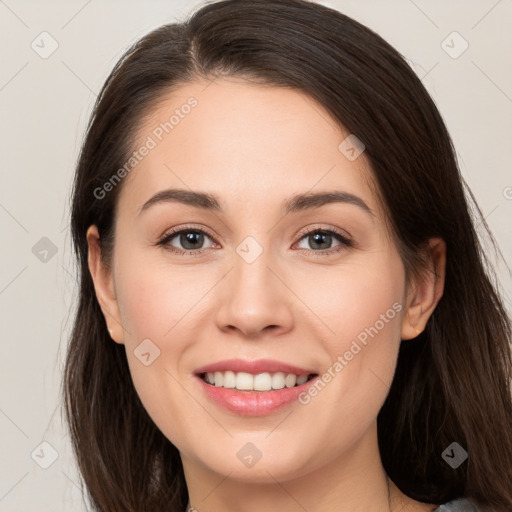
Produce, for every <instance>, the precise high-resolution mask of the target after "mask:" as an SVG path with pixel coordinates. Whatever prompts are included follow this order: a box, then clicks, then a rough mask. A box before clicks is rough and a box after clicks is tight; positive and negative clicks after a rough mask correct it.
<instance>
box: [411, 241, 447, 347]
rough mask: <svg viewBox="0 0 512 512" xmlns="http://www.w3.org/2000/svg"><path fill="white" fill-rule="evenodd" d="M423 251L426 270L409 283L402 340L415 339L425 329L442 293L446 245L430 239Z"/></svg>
mask: <svg viewBox="0 0 512 512" xmlns="http://www.w3.org/2000/svg"><path fill="white" fill-rule="evenodd" d="M425 250H426V252H427V257H428V268H427V269H425V272H424V273H423V275H422V277H421V278H418V279H417V280H416V281H415V282H414V283H411V286H410V292H409V294H408V298H407V308H406V314H405V316H404V319H403V323H402V339H403V340H409V339H412V338H416V336H418V335H419V334H420V333H421V332H422V331H423V330H424V329H425V325H426V324H427V321H428V319H429V318H430V315H431V314H432V313H433V312H434V309H435V308H436V306H437V303H438V302H439V300H440V299H441V297H442V295H443V291H444V281H445V269H446V243H445V242H444V240H443V239H442V238H431V239H430V240H429V243H428V245H427V247H426V249H425Z"/></svg>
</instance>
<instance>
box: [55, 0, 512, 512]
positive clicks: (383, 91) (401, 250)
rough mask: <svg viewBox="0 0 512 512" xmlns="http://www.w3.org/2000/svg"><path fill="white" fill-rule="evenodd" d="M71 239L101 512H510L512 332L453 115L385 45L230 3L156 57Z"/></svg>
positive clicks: (81, 385) (94, 126)
mask: <svg viewBox="0 0 512 512" xmlns="http://www.w3.org/2000/svg"><path fill="white" fill-rule="evenodd" d="M468 194H469V195H470V197H471V199H472V200H473V201H474V199H473V196H472V195H471V193H470V192H469V191H468ZM477 210H478V208H477ZM478 213H479V214H480V212H479V210H478ZM480 215H481V214H480ZM484 225H485V223H484ZM72 235H73V241H74V247H75V250H76V253H77V256H78V261H79V267H80V295H79V304H78V310H77V314H76V319H75V324H74V328H73V332H72V337H71V342H70V346H69V352H68V357H67V361H66V369H65V389H64V391H65V399H66V412H67V419H68V421H69V424H70V430H71V436H72V441H73V444H74V449H75V451H76V455H77V459H78V464H79V468H80V471H81V473H82V475H83V478H84V482H85V484H86V487H87V491H88V494H89V497H90V500H91V502H92V504H93V506H94V507H95V510H101V511H116V512H118V511H137V512H141V511H164V510H165V511H179V512H182V511H183V510H185V508H186V507H188V509H189V510H198V511H201V512H203V511H204V512H207V511H223V512H224V511H244V512H252V511H262V510H265V511H274V510H279V511H290V512H291V511H299V510H307V511H309V512H320V511H326V510H336V511H341V512H347V511H354V510H364V511H369V512H388V511H389V512H398V511H403V512H406V511H409V512H411V511H415V512H416V511H422V512H426V511H429V512H430V511H433V510H436V511H438V512H445V511H448V510H451V511H455V510H459V511H461V510H464V511H481V510H486V511H487V510H492V511H495V512H509V511H510V510H512V485H511V478H510V476H511V475H512V429H511V425H512V403H511V390H510V382H511V376H512V370H511V368H512V361H511V353H510V337H511V326H510V320H509V318H508V317H507V315H506V312H505V309H504V306H503V302H502V300H501V298H500V297H499V294H498V293H497V291H496V289H495V287H494V285H493V284H492V276H491V277H490V276H489V275H488V274H487V272H486V270H485V256H484V254H483V252H482V249H481V246H480V243H479V240H478V238H477V235H476V232H475V229H474V225H473V222H472V219H471V216H470V213H469V206H468V203H467V201H466V198H465V195H464V187H463V180H462V178H461V176H460V173H459V170H458V167H457V163H456V159H455V156H454V152H453V149H452V145H451V140H450V137H449V134H448V133H447V130H446V127H445V125H444V123H443V121H442V119H441V117H440V115H439V112H438V111H437V109H436V107H435V105H434V103H433V102H432V100H431V98H430V97H429V96H428V94H427V92H426V91H425V89H424V87H423V86H422V84H421V82H420V80H419V79H418V78H417V77H416V75H415V74H414V72H413V71H412V70H411V69H410V68H409V67H408V65H407V64H406V63H405V62H404V60H403V59H402V58H401V57H400V55H399V54H398V53H397V51H396V50H394V49H393V48H392V47H391V46H390V45H389V44H387V43H386V42H385V41H384V40H383V39H382V38H381V37H379V36H378V35H376V34H375V33H374V32H372V31H370V30H369V29H368V28H366V27H364V26H362V25H360V24H359V23H357V22H356V21H354V20H352V19H350V18H348V17H346V16H344V15H343V14H341V13H339V12H337V11H334V10H331V9H329V8H327V7H324V6H322V5H319V4H315V3H312V2H307V1H302V0H260V1H256V0H224V1H220V2H215V3H210V4H208V5H205V6H204V7H202V8H201V9H200V10H198V11H197V12H195V13H194V14H193V16H192V17H191V18H190V19H189V20H188V21H187V22H185V23H181V24H170V25H165V26H162V27H160V28H158V29H156V30H154V31H153V32H151V33H150V34H148V35H146V36H145V37H143V38H142V39H141V40H140V41H138V42H137V43H136V44H135V45H134V46H133V47H132V48H130V49H129V50H128V51H127V52H126V54H125V55H124V56H123V58H121V59H120V61H119V62H118V63H117V64H116V66H115V68H114V70H113V71H112V73H111V74H110V76H109V77H108V79H107V81H106V83H105V85H104V87H103V89H102V91H101V92H100V95H99V97H98V100H97V103H96V105H95V109H94V112H93V114H92V117H91V120H90V123H89V126H88V130H87V135H86V139H85V141H84V144H83V148H82V151H81V154H80V159H79V162H78V166H77V171H76V179H75V183H74V195H73V204H72ZM323 244H326V245H323Z"/></svg>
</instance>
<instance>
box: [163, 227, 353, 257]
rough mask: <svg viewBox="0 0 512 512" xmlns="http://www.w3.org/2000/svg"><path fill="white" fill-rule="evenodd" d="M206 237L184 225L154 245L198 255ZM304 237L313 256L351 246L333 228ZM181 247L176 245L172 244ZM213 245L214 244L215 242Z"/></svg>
mask: <svg viewBox="0 0 512 512" xmlns="http://www.w3.org/2000/svg"><path fill="white" fill-rule="evenodd" d="M205 238H206V239H210V240H213V236H211V235H209V234H208V233H207V232H206V231H204V230H203V229H199V228H193V227H185V228H181V229H175V230H173V231H171V232H170V233H166V234H165V235H164V236H163V237H162V238H161V239H160V240H159V241H158V242H157V243H156V244H155V245H157V246H163V247H164V248H165V249H166V250H168V251H170V252H173V253H176V254H180V255H185V254H188V255H191V256H192V255H193V256H198V255H201V254H203V253H204V251H206V249H205V248H203V247H202V246H203V244H204V242H205ZM304 239H306V240H307V242H309V243H310V244H311V246H312V247H314V248H315V249H304V250H305V251H306V253H308V254H312V255H315V256H326V255H330V254H332V253H338V252H341V251H343V250H345V249H347V248H349V247H353V245H354V244H353V242H352V240H350V239H349V238H348V237H347V236H346V235H344V234H343V233H341V232H340V231H337V230H335V229H313V230H310V231H307V232H305V233H303V234H302V236H301V238H300V240H299V243H300V241H302V240H304ZM333 239H334V240H335V241H338V245H337V246H334V247H325V246H326V245H331V244H332V242H333ZM173 241H175V242H174V244H176V243H177V244H179V245H180V246H181V247H176V246H175V245H174V244H173ZM213 245H216V244H215V242H214V244H213Z"/></svg>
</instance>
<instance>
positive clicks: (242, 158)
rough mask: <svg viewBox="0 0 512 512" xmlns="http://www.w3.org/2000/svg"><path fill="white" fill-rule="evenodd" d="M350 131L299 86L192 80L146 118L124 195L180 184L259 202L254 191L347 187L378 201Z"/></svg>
mask: <svg viewBox="0 0 512 512" xmlns="http://www.w3.org/2000/svg"><path fill="white" fill-rule="evenodd" d="M349 136H351V134H350V133H349V132H348V131H346V130H345V129H344V128H343V126H340V125H339V124H338V123H336V122H335V120H334V119H333V118H332V117H331V116H330V114H329V113H328V112H327V110H326V109H325V108H324V107H323V106H322V105H321V104H319V103H318V102H316V101H315V100H313V99H312V98H310V97H309V96H307V95H306V94H304V93H303V92H301V91H297V90H295V89H290V88H284V87H275V86H269V85H261V84H255V83H250V82H247V81H246V80H241V79H234V78H230V79H226V78H219V79H217V80H215V81H213V82H192V83H189V84H185V85H182V86H180V87H179V88H176V89H175V90H173V91H172V92H169V93H168V94H167V95H166V96H164V97H163V98H162V99H161V100H160V101H158V102H157V104H156V105H155V106H154V107H153V108H152V110H151V111H150V112H148V114H147V115H146V117H145V118H144V119H143V120H142V121H141V126H140V128H139V129H138V133H137V137H136V141H135V144H134V149H135V150H136V149H137V148H141V147H143V146H147V147H150V150H148V151H145V154H146V155H145V156H144V157H143V158H142V159H141V160H140V161H138V162H137V164H136V166H135V167H134V168H133V170H132V171H130V173H129V174H128V176H127V178H126V180H125V181H126V183H123V188H126V189H127V190H126V191H123V193H122V196H125V202H126V201H128V202H130V203H134V204H136V205H137V206H139V207H140V206H141V201H142V202H143V200H144V198H145V199H147V198H148V197H149V196H150V195H151V194H154V193H155V192H157V191H159V190H161V189H163V188H170V187H176V186H179V187H180V188H185V189H191V190H195V189H196V190H208V191H210V192H212V193H215V194H216V195H219V196H220V197H245V198H246V204H251V205H252V206H254V202H253V199H255V198H258V200H259V203H260V204H261V202H262V201H265V202H272V201H277V202H279V205H280V204H281V203H282V200H283V198H285V197H290V196H292V195H294V194H296V193H304V192H306V191H309V190H310V191H312V192H314V191H315V190H316V189H318V190H319V189H322V190H325V189H330V188H336V189H338V190H339V189H340V188H341V189H343V190H345V191H346V192H348V193H354V194H355V193H357V195H359V196H364V198H365V201H366V202H367V203H373V204H374V208H375V209H377V202H378V201H376V199H377V198H375V197H373V192H372V190H371V189H370V186H369V179H370V181H371V172H370V169H369V165H368V163H367V161H366V159H365V155H364V153H362V154H361V155H360V156H359V157H357V158H355V159H353V158H352V159H350V158H347V154H346V153H344V150H346V144H347V142H346V141H347V140H348V141H349V142H350V140H351V139H350V137H349ZM347 137H349V138H348V139H347ZM344 141H345V142H344ZM355 149H356V150H357V149H358V148H357V147H356V148H355ZM353 154H354V152H352V154H349V156H351V155H352V156H353Z"/></svg>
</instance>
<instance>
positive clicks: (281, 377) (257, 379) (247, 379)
mask: <svg viewBox="0 0 512 512" xmlns="http://www.w3.org/2000/svg"><path fill="white" fill-rule="evenodd" d="M204 380H205V381H206V382H208V383H209V384H212V385H213V386H216V387H223V388H229V389H233V388H236V389H238V390H240V391H270V390H271V389H283V388H284V387H287V388H293V387H294V386H295V385H297V386H300V385H302V384H304V383H305V382H307V380H308V375H294V374H293V373H289V374H286V373H283V372H276V373H272V374H271V373H269V372H265V373H258V374H257V375H253V374H251V373H246V372H232V371H226V372H208V373H207V374H206V375H205V376H204Z"/></svg>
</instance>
